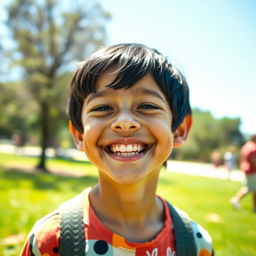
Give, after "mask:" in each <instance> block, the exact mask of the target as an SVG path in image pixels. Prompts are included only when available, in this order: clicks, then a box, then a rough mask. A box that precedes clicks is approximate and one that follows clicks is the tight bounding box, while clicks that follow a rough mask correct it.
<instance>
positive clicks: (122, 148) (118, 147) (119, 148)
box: [110, 144, 144, 152]
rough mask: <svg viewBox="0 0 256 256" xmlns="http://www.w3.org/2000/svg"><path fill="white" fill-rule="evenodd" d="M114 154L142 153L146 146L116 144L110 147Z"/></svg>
mask: <svg viewBox="0 0 256 256" xmlns="http://www.w3.org/2000/svg"><path fill="white" fill-rule="evenodd" d="M110 148H111V150H112V151H113V152H134V151H141V150H142V149H143V148H144V146H143V145H142V144H128V145H124V144H115V145H111V146H110Z"/></svg>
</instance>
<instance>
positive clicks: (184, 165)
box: [0, 144, 244, 182]
mask: <svg viewBox="0 0 256 256" xmlns="http://www.w3.org/2000/svg"><path fill="white" fill-rule="evenodd" d="M0 152H3V153H11V154H13V153H18V154H20V155H29V156H38V155H39V154H40V148H38V147H23V148H20V149H18V150H17V148H16V147H15V146H13V145H3V144H0ZM60 153H63V154H64V155H65V156H66V157H68V158H73V159H76V160H86V159H85V155H84V153H82V152H80V151H78V150H76V149H66V150H65V151H63V152H60ZM48 156H49V157H53V156H54V150H53V149H49V150H48ZM167 170H168V171H170V172H176V173H183V174H187V175H196V176H203V177H209V178H216V179H230V180H232V181H239V182H242V181H243V180H244V174H243V173H242V172H241V171H240V170H234V171H232V172H230V173H229V172H228V171H227V169H226V168H225V167H224V166H220V167H219V168H215V167H214V166H213V165H212V164H209V163H199V162H185V161H176V160H168V161H167Z"/></svg>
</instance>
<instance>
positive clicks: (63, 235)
mask: <svg viewBox="0 0 256 256" xmlns="http://www.w3.org/2000/svg"><path fill="white" fill-rule="evenodd" d="M82 203H83V198H82V194H80V195H78V196H76V197H74V198H73V199H71V200H69V201H67V202H65V203H63V204H62V205H61V206H60V256H71V255H72V256H85V255H86V254H85V234H84V222H83V207H82Z"/></svg>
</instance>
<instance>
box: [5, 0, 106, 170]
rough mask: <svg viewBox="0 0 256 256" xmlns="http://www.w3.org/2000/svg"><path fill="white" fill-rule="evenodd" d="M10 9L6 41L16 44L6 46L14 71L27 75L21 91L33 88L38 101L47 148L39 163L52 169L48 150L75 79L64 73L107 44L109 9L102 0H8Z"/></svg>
mask: <svg viewBox="0 0 256 256" xmlns="http://www.w3.org/2000/svg"><path fill="white" fill-rule="evenodd" d="M6 14H7V17H6V20H5V29H6V31H7V32H6V33H5V41H6V42H11V43H9V44H8V45H7V44H1V45H0V49H1V52H4V54H3V55H4V56H5V57H6V59H5V61H6V63H7V62H8V63H9V64H10V72H12V71H13V70H14V69H13V68H14V67H16V68H18V70H19V72H21V74H22V77H21V78H20V80H21V81H22V83H20V84H17V86H20V87H22V89H20V88H19V90H24V91H27V92H28V94H29V95H30V98H31V99H33V101H34V102H35V103H36V104H37V110H38V112H37V114H36V115H34V117H35V119H36V120H35V121H36V124H37V126H38V127H39V129H40V137H41V143H40V144H41V148H42V155H41V160H40V163H39V165H38V168H40V169H42V170H46V166H45V151H46V148H47V147H49V146H50V145H52V144H53V142H54V135H55V134H54V131H56V129H57V127H58V124H59V123H60V122H61V120H63V114H62V112H61V111H60V107H59V106H62V103H63V100H64V99H66V95H67V84H68V83H69V79H68V80H66V81H63V80H62V81H63V83H62V84H61V83H60V78H62V77H63V76H64V74H65V73H67V72H68V71H70V70H71V69H74V62H76V63H77V62H78V61H81V60H83V59H84V58H86V56H88V55H89V54H90V53H92V51H94V50H95V49H96V48H98V47H99V46H102V45H104V41H105V37H106V33H105V25H106V21H107V20H108V19H109V14H108V13H106V12H105V11H104V10H103V9H102V8H101V6H100V5H99V3H98V1H97V0H92V1H60V0H42V1H33V0H12V1H8V3H6ZM1 55H2V54H1ZM27 97H28V96H27ZM26 103H27V102H26ZM26 103H25V102H24V103H23V104H26ZM17 112H19V109H17ZM32 115H33V109H32ZM26 117H28V116H26Z"/></svg>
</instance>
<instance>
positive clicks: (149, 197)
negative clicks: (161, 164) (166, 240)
mask: <svg viewBox="0 0 256 256" xmlns="http://www.w3.org/2000/svg"><path fill="white" fill-rule="evenodd" d="M155 175H157V177H149V178H148V179H145V180H143V181H139V182H136V183H133V184H116V183H115V182H113V181H110V180H109V179H108V178H106V177H104V176H102V175H101V174H100V176H99V184H98V185H97V186H95V187H94V188H93V190H92V192H91V194H90V201H91V204H92V207H93V209H94V211H95V213H96V215H97V216H98V217H99V218H100V220H101V221H102V222H103V223H104V224H105V225H106V226H108V227H109V228H110V229H112V230H113V231H116V232H117V233H120V234H122V230H132V233H134V230H136V229H139V228H140V229H142V228H143V227H146V226H153V225H155V224H156V223H157V225H158V226H159V222H161V224H162V222H163V206H162V203H161V201H160V200H159V198H157V197H156V187H157V180H158V173H157V174H155ZM155 226H156V225H155ZM158 226H157V228H156V229H161V228H162V225H161V227H158ZM158 231H159V230H158ZM125 235H126V233H125V234H124V236H125ZM128 237H129V235H128Z"/></svg>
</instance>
